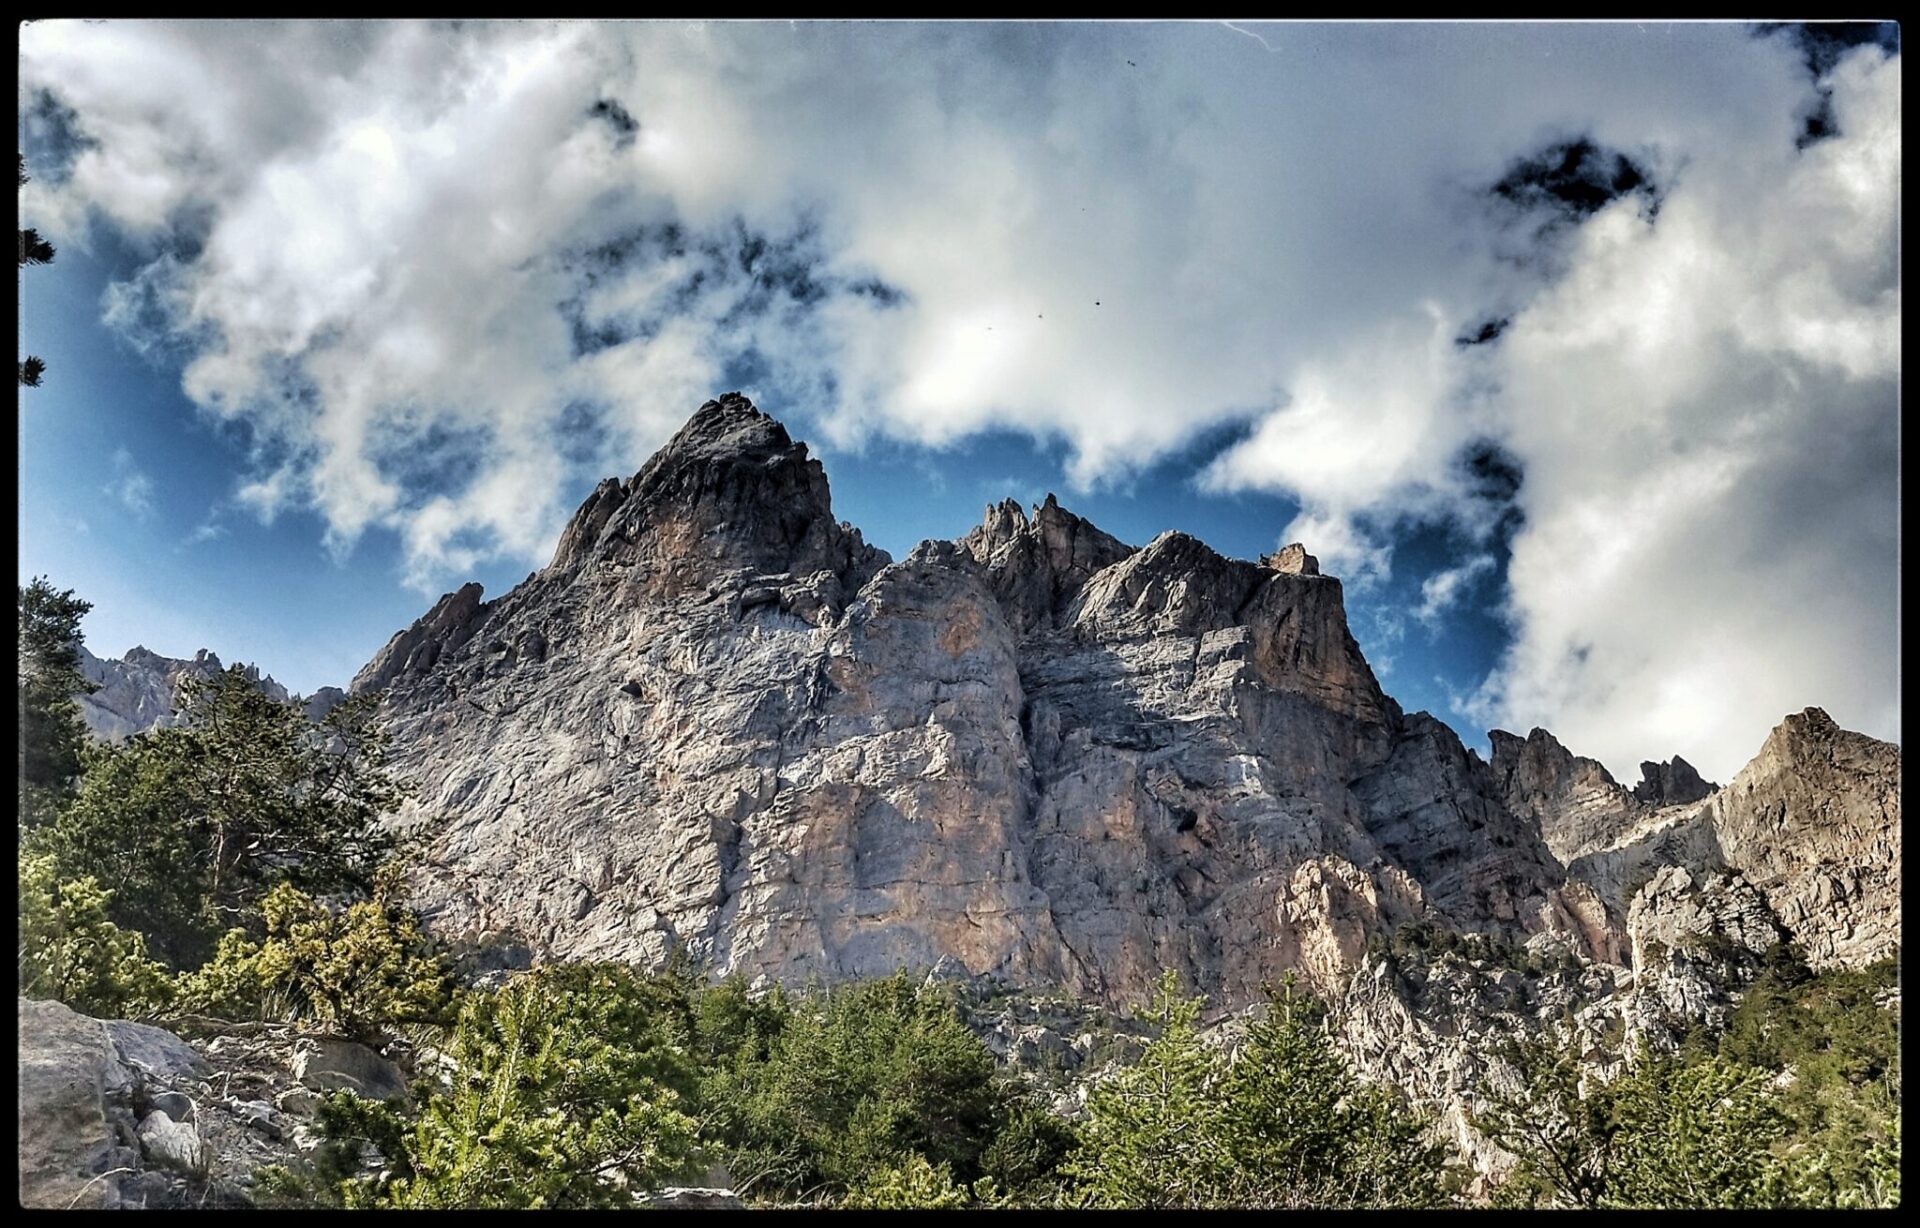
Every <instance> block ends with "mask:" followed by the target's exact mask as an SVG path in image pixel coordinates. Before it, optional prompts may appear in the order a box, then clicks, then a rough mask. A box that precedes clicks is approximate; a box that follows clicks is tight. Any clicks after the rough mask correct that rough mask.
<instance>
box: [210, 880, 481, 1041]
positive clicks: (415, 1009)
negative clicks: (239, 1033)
mask: <svg viewBox="0 0 1920 1228" xmlns="http://www.w3.org/2000/svg"><path fill="white" fill-rule="evenodd" d="M397 896H398V887H397V883H396V882H395V881H394V880H393V879H392V878H389V879H386V880H383V884H382V887H381V889H380V890H379V891H378V892H377V893H376V894H375V897H374V898H373V899H371V900H365V901H362V902H360V903H357V904H353V905H350V906H348V907H347V908H345V909H341V910H337V911H336V910H334V909H330V908H328V907H327V906H326V905H324V904H322V903H320V902H319V901H317V900H315V899H313V898H312V897H311V896H308V895H306V894H304V893H302V892H300V891H299V890H297V889H296V888H294V887H292V886H291V885H289V884H286V883H282V884H280V885H279V886H277V887H275V888H274V889H273V890H272V891H271V892H269V893H268V894H267V897H266V899H265V901H264V902H263V903H262V906H261V917H262V923H263V925H264V927H265V930H266V935H265V937H264V938H263V939H261V940H260V941H257V942H256V941H255V940H254V939H252V938H250V937H248V935H247V934H246V932H245V931H243V930H231V931H229V932H228V933H227V935H226V936H225V937H224V938H222V939H221V940H220V945H219V948H218V949H217V950H216V951H215V953H214V957H213V958H212V959H211V960H210V961H208V963H207V964H206V965H205V966H204V967H202V968H200V969H199V970H198V971H196V972H192V973H189V974H187V975H185V976H182V977H181V978H180V979H179V983H178V1002H179V1005H180V1006H181V1007H182V1008H183V1009H186V1010H191V1011H197V1012H200V1013H203V1014H209V1015H217V1016H221V1017H224V1018H229V1019H273V1020H281V1021H286V1022H296V1023H304V1024H310V1025H312V1026H315V1027H318V1028H321V1029H323V1030H326V1031H330V1032H337V1033H340V1034H341V1035H345V1036H352V1037H357V1038H360V1039H364V1040H374V1041H378V1040H381V1039H384V1038H385V1037H386V1036H387V1035H388V1034H389V1033H390V1031H391V1030H392V1028H393V1027H394V1026H395V1025H399V1024H409V1023H440V1022H445V1021H447V1020H448V1018H449V1017H450V1010H451V1005H452V997H453V989H454V985H453V980H452V972H451V968H450V966H449V965H448V963H447V961H446V959H445V958H444V957H443V956H442V955H441V954H440V953H439V951H438V950H437V948H435V947H434V945H433V944H432V942H431V941H430V940H429V939H428V938H427V936H426V935H425V934H424V933H422V932H421V930H420V926H419V920H418V918H417V917H415V916H414V915H413V914H412V913H411V912H409V911H407V910H406V909H404V908H402V907H401V906H400V905H399V904H398V903H397V902H396V899H397Z"/></svg>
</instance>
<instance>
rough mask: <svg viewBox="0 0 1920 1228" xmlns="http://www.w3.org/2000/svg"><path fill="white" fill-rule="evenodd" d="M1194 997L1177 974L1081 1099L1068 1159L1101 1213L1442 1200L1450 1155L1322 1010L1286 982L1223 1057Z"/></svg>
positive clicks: (1081, 1192) (1083, 1193) (1080, 1189)
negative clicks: (1369, 1078)
mask: <svg viewBox="0 0 1920 1228" xmlns="http://www.w3.org/2000/svg"><path fill="white" fill-rule="evenodd" d="M1201 1004H1202V1003H1201V999H1198V998H1192V999H1185V998H1182V997H1181V996H1180V995H1179V993H1178V987H1177V985H1176V983H1175V982H1174V981H1173V979H1172V976H1171V974H1169V975H1168V976H1167V977H1166V978H1164V979H1163V980H1162V982H1161V984H1160V987H1159V995H1158V999H1157V1001H1156V1003H1155V1005H1154V1008H1153V1010H1152V1012H1151V1018H1152V1020H1153V1022H1154V1023H1155V1024H1156V1025H1157V1026H1158V1028H1159V1031H1160V1034H1159V1036H1158V1037H1157V1038H1156V1039H1155V1040H1154V1042H1153V1043H1152V1044H1150V1045H1149V1046H1148V1047H1147V1050H1146V1052H1145V1053H1144V1054H1143V1055H1142V1057H1141V1059H1140V1061H1139V1062H1138V1063H1136V1064H1135V1065H1134V1066H1132V1067H1130V1068H1128V1069H1126V1070H1123V1071H1121V1072H1119V1073H1118V1074H1117V1075H1116V1076H1115V1077H1114V1078H1112V1079H1110V1080H1108V1081H1106V1082H1104V1083H1102V1084H1100V1085H1099V1086H1098V1087H1096V1088H1095V1089H1094V1090H1093V1092H1092V1093H1091V1094H1090V1095H1089V1097H1088V1100H1087V1119H1086V1122H1085V1123H1084V1125H1083V1126H1082V1129H1081V1132H1080V1145H1079V1148H1078V1149H1077V1150H1076V1152H1075V1154H1074V1155H1073V1157H1072V1159H1071V1160H1070V1161H1069V1162H1068V1164H1067V1165H1066V1172H1067V1174H1068V1175H1069V1176H1070V1177H1072V1178H1073V1179H1074V1181H1075V1182H1076V1186H1077V1190H1076V1192H1077V1195H1078V1197H1079V1198H1080V1199H1081V1200H1083V1201H1084V1202H1086V1203H1087V1204H1090V1205H1092V1206H1095V1207H1110V1208H1128V1207H1131V1208H1161V1207H1165V1208H1175V1207H1248V1208H1263V1209H1265V1208H1300V1207H1404V1206H1433V1205H1439V1204H1441V1203H1443V1202H1445V1201H1446V1200H1447V1191H1448V1189H1449V1187H1450V1185H1451V1177H1450V1174H1449V1173H1448V1172H1447V1166H1446V1164H1445V1161H1444V1149H1443V1148H1442V1147H1440V1146H1439V1145H1438V1144H1436V1143H1434V1142H1432V1141H1431V1140H1430V1139H1429V1138H1428V1134H1429V1130H1428V1126H1427V1123H1426V1122H1425V1121H1423V1120H1422V1119H1420V1118H1419V1117H1417V1116H1414V1115H1412V1114H1409V1113H1407V1112H1405V1111H1404V1110H1403V1109H1402V1108H1401V1106H1400V1104H1399V1101H1398V1099H1397V1097H1396V1096H1395V1094H1394V1093H1393V1092H1391V1091H1390V1090H1388V1089H1386V1088H1382V1087H1377V1086H1372V1085H1369V1084H1366V1083H1363V1082H1361V1081H1360V1080H1359V1079H1358V1078H1356V1077H1355V1076H1354V1075H1353V1073H1352V1071H1351V1070H1350V1069H1349V1068H1348V1066H1347V1064H1346V1062H1345V1061H1344V1060H1343V1059H1342V1058H1341V1057H1340V1055H1339V1054H1338V1053H1336V1052H1335V1051H1334V1049H1333V1046H1332V1043H1331V1041H1330V1040H1329V1039H1328V1036H1327V1033H1326V1030H1325V1027H1324V1023H1325V1015H1324V1011H1323V1009H1322V1008H1321V1007H1320V1005H1319V1004H1318V1003H1317V1002H1315V1001H1314V1000H1313V999H1312V998H1310V997H1308V996H1307V995H1305V994H1301V993H1297V992H1296V991H1295V990H1294V989H1293V987H1292V984H1291V982H1290V981H1289V982H1288V983H1287V984H1286V985H1284V986H1283V987H1282V988H1281V989H1279V990H1277V991H1275V992H1273V993H1271V994H1270V995H1269V999H1268V1009H1267V1013H1266V1015H1265V1017H1264V1018H1261V1019H1258V1020H1256V1021H1254V1022H1252V1023H1251V1024H1249V1025H1248V1028H1247V1033H1246V1036H1245V1038H1244V1039H1243V1041H1242V1043H1241V1044H1240V1046H1239V1048H1238V1049H1237V1050H1236V1051H1235V1052H1234V1053H1233V1054H1232V1056H1231V1057H1229V1056H1228V1055H1226V1054H1225V1053H1223V1052H1221V1051H1219V1050H1217V1049H1214V1048H1211V1047H1209V1046H1207V1045H1206V1044H1204V1043H1203V1042H1202V1041H1201V1040H1200V1038H1199V1036H1198V1034H1197V1032H1196V1030H1195V1023H1196V1021H1197V1020H1198V1018H1199V1013H1200V1009H1201Z"/></svg>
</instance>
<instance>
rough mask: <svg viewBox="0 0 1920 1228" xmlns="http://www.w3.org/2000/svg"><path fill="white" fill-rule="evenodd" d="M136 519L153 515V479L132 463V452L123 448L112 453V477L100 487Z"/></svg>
mask: <svg viewBox="0 0 1920 1228" xmlns="http://www.w3.org/2000/svg"><path fill="white" fill-rule="evenodd" d="M100 489H101V490H102V491H104V492H105V493H106V494H108V495H110V496H112V497H113V499H114V500H116V501H117V502H118V503H119V504H120V506H121V507H124V508H126V509H127V510H128V511H129V512H132V513H133V514H134V516H135V517H136V518H137V519H140V520H147V519H150V518H151V517H152V516H153V479H152V478H150V477H148V476H147V475H146V474H145V473H144V472H142V471H141V469H140V467H139V466H138V465H136V464H134V463H133V454H132V453H131V452H128V451H127V450H126V449H125V448H117V449H115V450H114V453H113V479H112V480H111V481H109V482H108V483H107V484H106V485H105V486H102V487H101V488H100Z"/></svg>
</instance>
